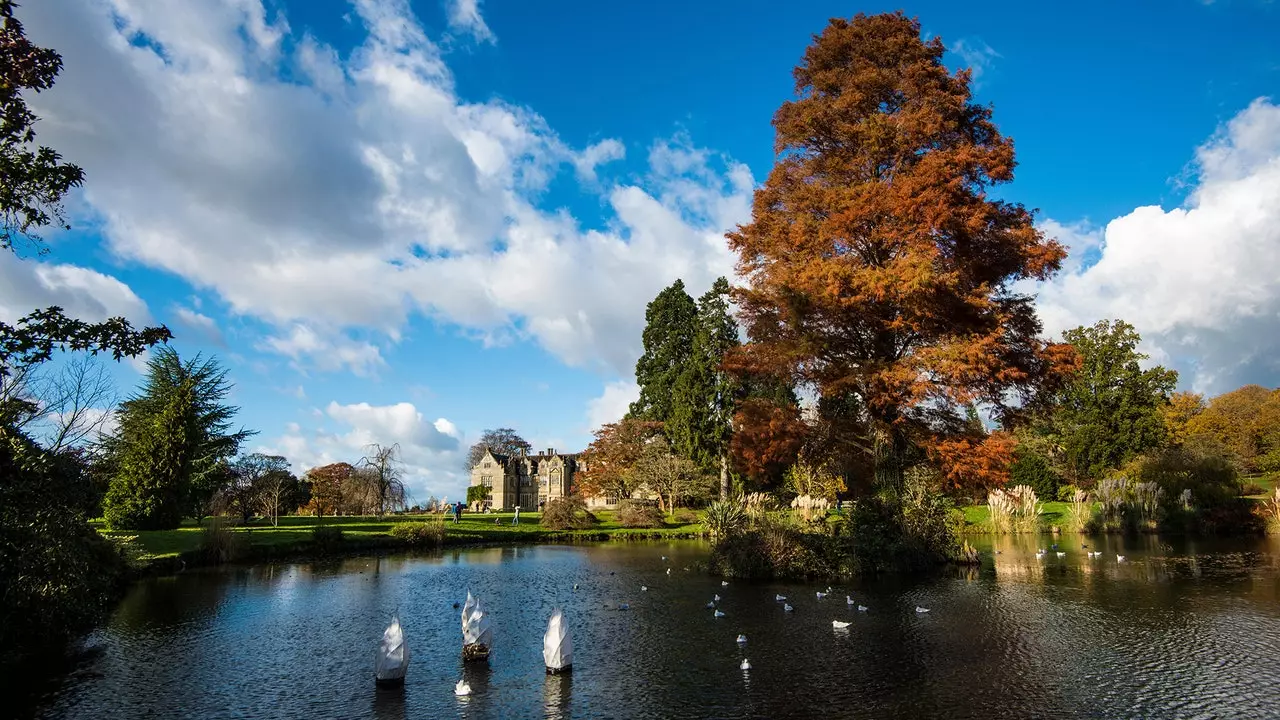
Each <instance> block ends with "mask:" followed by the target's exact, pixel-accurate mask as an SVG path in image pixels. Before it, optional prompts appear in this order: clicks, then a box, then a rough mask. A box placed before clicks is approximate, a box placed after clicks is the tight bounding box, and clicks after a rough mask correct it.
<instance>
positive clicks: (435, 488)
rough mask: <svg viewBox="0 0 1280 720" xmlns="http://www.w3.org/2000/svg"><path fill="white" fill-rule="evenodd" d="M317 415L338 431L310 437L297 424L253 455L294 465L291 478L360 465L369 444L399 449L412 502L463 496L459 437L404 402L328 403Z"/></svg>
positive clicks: (314, 433)
mask: <svg viewBox="0 0 1280 720" xmlns="http://www.w3.org/2000/svg"><path fill="white" fill-rule="evenodd" d="M321 415H322V416H323V417H325V418H327V419H329V420H330V421H333V422H336V423H338V424H339V425H340V426H341V429H340V430H339V431H337V432H331V431H327V430H324V429H322V428H318V429H313V430H310V431H308V430H306V429H304V428H302V427H301V426H300V425H298V424H297V423H289V424H288V425H287V426H286V429H285V433H284V434H283V435H281V436H280V437H277V438H275V439H274V440H273V441H271V442H270V443H266V444H263V445H261V446H259V447H258V448H257V452H270V453H274V454H279V455H283V456H284V457H287V458H288V459H289V461H290V462H291V463H292V464H293V467H294V470H295V472H299V473H301V472H306V471H307V470H308V469H310V468H313V467H317V466H320V465H327V464H329V463H335V462H348V463H351V464H353V465H356V464H359V461H360V459H361V458H362V457H365V454H366V453H367V452H368V448H369V445H370V444H372V443H378V444H381V445H384V446H388V445H394V444H399V446H400V456H401V460H402V461H403V463H404V468H403V469H404V472H405V484H406V486H407V487H408V488H409V489H410V491H411V492H412V494H413V496H414V497H415V498H417V499H418V500H425V499H426V498H427V496H428V495H433V494H434V495H436V496H442V495H444V494H449V495H450V496H451V497H458V496H459V494H460V491H461V492H465V488H466V484H467V479H466V478H465V477H464V473H463V472H462V458H463V455H464V453H463V448H462V444H461V442H462V435H461V433H460V432H458V429H457V428H456V427H455V426H454V424H453V423H452V422H450V421H449V420H447V419H445V418H439V419H437V420H435V421H431V420H427V419H426V417H425V416H424V415H423V414H422V413H421V412H420V411H419V410H418V409H417V408H416V407H415V406H414V405H413V404H412V403H408V402H401V403H396V404H394V405H371V404H369V403H355V404H351V405H342V404H339V403H337V402H330V403H329V405H328V406H327V407H326V408H325V410H324V411H323V413H322V414H321Z"/></svg>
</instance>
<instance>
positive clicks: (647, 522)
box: [615, 500, 663, 528]
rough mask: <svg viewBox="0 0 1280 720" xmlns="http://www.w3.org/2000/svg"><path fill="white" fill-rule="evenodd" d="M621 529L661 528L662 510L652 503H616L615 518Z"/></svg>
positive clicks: (626, 501) (632, 501) (627, 501)
mask: <svg viewBox="0 0 1280 720" xmlns="http://www.w3.org/2000/svg"><path fill="white" fill-rule="evenodd" d="M615 517H616V518H617V520H618V523H619V524H620V525H622V527H633V528H635V527H642V528H655V527H662V521H663V513H662V510H660V509H659V508H657V507H655V506H654V505H653V504H652V503H648V502H643V501H639V500H623V501H622V502H620V503H618V512H617V514H616V516H615Z"/></svg>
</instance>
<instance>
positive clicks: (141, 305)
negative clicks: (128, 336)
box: [0, 252, 151, 326]
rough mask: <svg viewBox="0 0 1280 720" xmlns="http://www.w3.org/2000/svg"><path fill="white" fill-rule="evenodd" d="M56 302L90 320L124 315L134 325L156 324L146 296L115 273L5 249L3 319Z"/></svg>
mask: <svg viewBox="0 0 1280 720" xmlns="http://www.w3.org/2000/svg"><path fill="white" fill-rule="evenodd" d="M51 305H57V306H59V307H61V308H62V309H63V310H64V311H65V312H66V313H67V314H68V315H70V316H71V317H74V318H77V319H80V320H84V321H86V322H100V321H102V320H106V319H107V318H109V317H121V316H123V317H125V318H128V319H129V321H130V322H131V323H133V324H134V325H135V326H141V325H146V324H149V323H150V322H151V313H150V312H149V311H148V310H147V304H146V303H145V302H143V301H142V298H140V297H138V296H137V294H135V293H134V292H133V290H131V289H129V286H128V285H125V284H124V283H122V282H120V281H119V280H117V279H116V278H113V277H111V276H110V275H104V274H102V273H100V272H98V271H96V270H90V269H88V268H82V267H79V266H77V265H58V264H54V263H44V262H35V261H31V260H26V261H24V260H19V259H18V258H17V257H14V256H13V255H12V254H11V253H8V252H5V253H0V321H4V322H10V323H11V322H13V321H15V320H17V319H18V318H20V317H22V316H24V315H27V314H28V313H30V312H31V311H32V310H35V309H37V308H45V307H49V306H51Z"/></svg>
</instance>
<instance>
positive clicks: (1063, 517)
mask: <svg viewBox="0 0 1280 720" xmlns="http://www.w3.org/2000/svg"><path fill="white" fill-rule="evenodd" d="M1042 505H1043V509H1042V510H1041V511H1040V525H1041V527H1043V528H1045V529H1048V528H1049V527H1050V526H1052V525H1058V526H1062V525H1064V524H1065V523H1066V522H1067V519H1068V517H1069V515H1070V513H1071V503H1066V502H1047V503H1043V504H1042ZM961 509H962V510H964V524H965V526H966V527H967V528H968V529H969V530H974V531H979V530H987V529H988V524H987V523H988V522H989V521H990V520H991V511H990V508H988V507H987V506H986V505H966V506H965V507H963V508H961Z"/></svg>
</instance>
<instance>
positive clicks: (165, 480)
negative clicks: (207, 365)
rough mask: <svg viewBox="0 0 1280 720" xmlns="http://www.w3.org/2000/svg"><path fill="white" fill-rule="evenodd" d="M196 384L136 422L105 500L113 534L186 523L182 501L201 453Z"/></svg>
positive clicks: (180, 390) (170, 396)
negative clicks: (193, 466) (195, 462)
mask: <svg viewBox="0 0 1280 720" xmlns="http://www.w3.org/2000/svg"><path fill="white" fill-rule="evenodd" d="M196 402H197V401H196V394H195V382H194V381H193V380H190V379H188V380H185V381H183V382H182V383H181V384H179V385H178V386H177V387H175V388H173V389H172V390H171V391H170V393H169V394H168V396H167V398H166V400H165V404H164V405H163V407H162V408H161V409H160V411H159V412H157V413H155V414H153V415H149V416H146V417H145V418H143V419H141V420H139V421H136V422H135V423H134V425H133V427H131V429H130V437H129V441H128V443H127V444H126V445H125V447H124V450H123V453H122V456H121V457H120V461H119V470H118V472H117V474H116V477H115V478H114V479H113V480H112V481H111V487H110V489H108V490H107V496H106V498H105V499H104V501H103V517H104V518H105V519H106V521H107V526H108V527H110V528H111V529H112V530H172V529H173V528H176V527H178V525H179V524H180V523H181V522H182V516H183V500H184V498H185V496H186V492H187V487H186V485H187V483H188V482H189V481H190V477H191V472H192V464H193V462H194V460H195V457H196V454H197V453H198V452H199V444H198V443H199V432H200V426H199V415H198V411H197V407H196Z"/></svg>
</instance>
